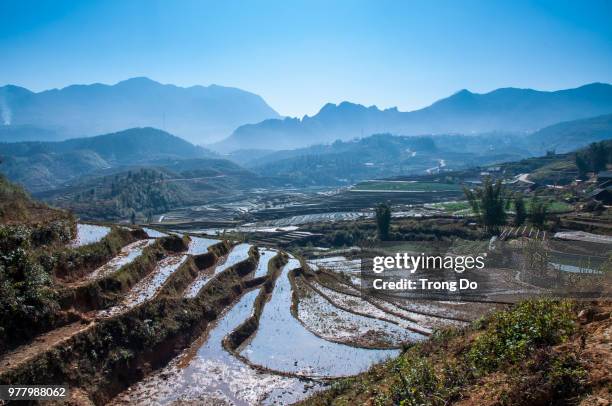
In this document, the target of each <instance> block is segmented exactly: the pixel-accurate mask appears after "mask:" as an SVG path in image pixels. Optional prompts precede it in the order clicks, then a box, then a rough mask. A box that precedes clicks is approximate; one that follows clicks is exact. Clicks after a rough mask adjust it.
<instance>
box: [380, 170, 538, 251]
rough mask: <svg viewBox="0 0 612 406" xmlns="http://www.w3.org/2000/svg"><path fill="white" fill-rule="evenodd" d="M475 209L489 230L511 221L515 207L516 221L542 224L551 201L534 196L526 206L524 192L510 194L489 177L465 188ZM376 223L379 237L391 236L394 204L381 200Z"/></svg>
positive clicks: (536, 224) (479, 218) (498, 182)
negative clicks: (511, 213) (480, 182)
mask: <svg viewBox="0 0 612 406" xmlns="http://www.w3.org/2000/svg"><path fill="white" fill-rule="evenodd" d="M464 193H465V196H466V197H467V199H468V202H469V204H470V207H471V208H472V211H473V212H474V214H475V215H476V217H477V218H478V221H479V222H480V223H481V224H482V225H483V226H484V227H485V229H487V230H491V231H493V230H495V229H496V228H497V227H499V226H502V225H505V224H506V223H507V221H508V211H509V210H510V209H514V213H515V214H514V225H516V226H520V225H522V224H524V223H525V221H527V220H528V221H529V222H530V223H531V224H533V225H535V226H539V227H542V226H543V225H544V223H545V221H546V216H547V214H548V205H547V204H546V202H545V201H542V200H540V199H538V198H537V197H535V196H534V197H533V198H532V199H531V201H530V202H529V207H527V204H526V201H525V198H524V196H523V195H522V194H520V193H516V194H510V193H508V191H507V190H506V188H505V187H504V185H503V183H502V182H501V180H498V181H496V182H493V180H491V179H490V178H487V179H485V180H484V182H483V184H482V187H479V188H476V189H474V190H469V189H467V188H466V189H464ZM376 226H377V230H378V238H379V239H380V240H382V241H384V240H387V239H388V238H389V230H390V226H391V207H390V206H389V205H388V204H386V203H381V204H379V205H378V207H376Z"/></svg>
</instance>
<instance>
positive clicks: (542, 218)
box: [529, 196, 548, 227]
mask: <svg viewBox="0 0 612 406" xmlns="http://www.w3.org/2000/svg"><path fill="white" fill-rule="evenodd" d="M547 213H548V205H547V204H546V203H545V202H543V201H541V200H540V199H538V198H537V197H536V196H534V197H533V198H532V199H531V204H530V205H529V221H531V223H532V224H533V225H534V226H538V227H542V226H543V225H544V223H545V222H546V215H547Z"/></svg>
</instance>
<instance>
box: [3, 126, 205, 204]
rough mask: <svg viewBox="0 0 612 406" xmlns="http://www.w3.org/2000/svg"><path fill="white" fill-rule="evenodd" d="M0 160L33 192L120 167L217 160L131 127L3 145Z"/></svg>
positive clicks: (174, 139) (154, 131)
mask: <svg viewBox="0 0 612 406" xmlns="http://www.w3.org/2000/svg"><path fill="white" fill-rule="evenodd" d="M0 156H2V157H3V158H4V163H3V164H2V166H0V170H1V171H2V172H3V173H5V174H6V175H7V176H8V178H9V179H11V180H12V181H14V182H18V183H21V184H23V185H24V186H25V187H26V188H27V189H28V190H29V191H31V192H33V193H34V192H43V191H46V190H50V189H54V188H57V187H59V186H61V185H63V184H65V183H66V182H73V181H74V180H76V179H78V178H80V177H83V176H85V175H88V174H92V173H94V172H96V171H101V170H110V169H112V168H114V167H117V166H125V165H144V164H147V163H150V162H154V161H158V160H164V159H166V160H167V159H174V160H176V159H186V158H202V157H210V156H214V155H213V154H212V153H210V152H209V151H207V150H205V149H203V148H202V147H197V146H195V145H193V144H190V143H189V142H187V141H185V140H183V139H181V138H178V137H176V136H174V135H171V134H169V133H166V132H164V131H161V130H157V129H154V128H132V129H129V130H125V131H121V132H118V133H113V134H105V135H99V136H95V137H89V138H76V139H70V140H66V141H60V142H20V143H4V144H2V143H0Z"/></svg>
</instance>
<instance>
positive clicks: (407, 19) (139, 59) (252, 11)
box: [0, 0, 612, 117]
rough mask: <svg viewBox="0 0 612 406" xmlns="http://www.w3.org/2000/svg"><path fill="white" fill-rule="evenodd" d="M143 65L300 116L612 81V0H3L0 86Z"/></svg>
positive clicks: (108, 78) (50, 83)
mask: <svg viewBox="0 0 612 406" xmlns="http://www.w3.org/2000/svg"><path fill="white" fill-rule="evenodd" d="M135 76H147V77H150V78H151V79H154V80H156V81H159V82H162V83H172V84H176V85H180V86H191V85H195V84H199V85H209V84H218V85H224V86H233V87H238V88H241V89H244V90H248V91H251V92H254V93H257V94H259V95H261V96H262V97H263V98H264V99H265V100H266V101H267V102H268V104H270V106H271V107H273V108H274V109H276V110H277V111H278V112H279V113H281V114H283V115H289V116H299V117H301V116H303V115H305V114H308V115H313V114H315V113H316V112H317V111H318V110H319V109H320V108H321V107H322V106H323V105H324V104H325V103H328V102H332V103H339V102H341V101H344V100H348V101H352V102H355V103H361V104H364V105H368V106H369V105H373V104H375V105H377V106H378V107H380V108H389V107H393V106H397V107H398V108H399V109H400V110H403V111H410V110H414V109H418V108H421V107H425V106H427V105H429V104H431V103H432V102H434V101H436V100H438V99H440V98H443V97H446V96H449V95H450V94H452V93H455V92H457V91H459V90H461V89H464V88H466V89H469V90H471V91H474V92H478V93H483V92H488V91H491V90H494V89H496V88H500V87H521V88H535V89H540V90H557V89H564V88H571V87H576V86H580V85H583V84H586V83H591V82H606V83H612V1H607V0H603V1H588V0H587V1H564V0H552V1H522V0H513V1H501V0H483V1H477V0H463V1H442V0H440V1H436V0H426V1H425V0H424V1H410V0H397V1H387V0H372V1H361V0H323V1H320V0H304V1H300V0H278V1H267V0H252V1H248V0H244V1H233V0H219V1H205V0H193V1H191V0H166V1H161V0H100V1H98V0H88V1H78V0H15V1H14V0H0V85H3V84H9V83H10V84H15V85H19V86H23V87H27V88H29V89H31V90H34V91H40V90H45V89H49V88H60V87H64V86H67V85H70V84H75V83H79V84H86V83H96V82H100V83H109V84H113V83H116V82H118V81H121V80H124V79H127V78H130V77H135Z"/></svg>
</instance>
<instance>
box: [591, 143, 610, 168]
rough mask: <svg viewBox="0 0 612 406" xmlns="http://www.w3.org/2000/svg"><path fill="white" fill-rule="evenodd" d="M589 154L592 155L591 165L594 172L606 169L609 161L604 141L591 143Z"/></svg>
mask: <svg viewBox="0 0 612 406" xmlns="http://www.w3.org/2000/svg"><path fill="white" fill-rule="evenodd" d="M589 155H590V157H591V165H592V167H593V172H601V171H605V170H606V163H607V161H608V152H607V151H606V147H605V145H604V143H603V142H594V143H592V144H591V145H589Z"/></svg>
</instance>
